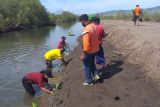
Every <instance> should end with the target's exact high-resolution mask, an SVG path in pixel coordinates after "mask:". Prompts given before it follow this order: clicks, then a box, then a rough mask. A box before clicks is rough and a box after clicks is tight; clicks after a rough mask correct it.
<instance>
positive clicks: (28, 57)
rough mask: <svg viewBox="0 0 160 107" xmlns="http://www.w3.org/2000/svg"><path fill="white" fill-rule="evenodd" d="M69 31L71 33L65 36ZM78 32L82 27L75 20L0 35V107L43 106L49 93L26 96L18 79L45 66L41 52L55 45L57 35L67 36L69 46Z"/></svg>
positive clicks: (77, 35) (74, 40) (58, 36)
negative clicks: (35, 104)
mask: <svg viewBox="0 0 160 107" xmlns="http://www.w3.org/2000/svg"><path fill="white" fill-rule="evenodd" d="M70 31H72V32H73V33H74V34H75V36H67V34H68V32H70ZM81 32H82V26H81V24H80V23H79V22H77V23H72V24H62V25H57V26H55V27H43V28H34V29H28V30H22V31H19V32H9V33H3V34H0V102H1V103H0V107H31V104H32V102H34V101H36V102H38V103H39V104H41V105H42V107H43V103H44V100H45V101H46V100H48V96H49V95H45V96H42V97H38V98H35V97H30V96H29V95H28V94H26V92H25V90H24V88H23V86H22V83H21V79H22V78H23V76H24V75H25V74H26V73H27V72H30V71H40V70H42V69H45V62H44V60H43V55H44V53H45V52H47V51H48V50H51V49H54V48H56V47H57V44H58V41H59V40H60V38H61V36H66V37H67V39H66V41H67V42H68V43H69V45H70V47H71V49H73V48H74V47H76V46H77V45H78V42H77V41H76V39H77V38H78V37H79V35H80V34H81ZM44 107H45V104H44Z"/></svg>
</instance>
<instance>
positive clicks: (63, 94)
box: [51, 21, 160, 107]
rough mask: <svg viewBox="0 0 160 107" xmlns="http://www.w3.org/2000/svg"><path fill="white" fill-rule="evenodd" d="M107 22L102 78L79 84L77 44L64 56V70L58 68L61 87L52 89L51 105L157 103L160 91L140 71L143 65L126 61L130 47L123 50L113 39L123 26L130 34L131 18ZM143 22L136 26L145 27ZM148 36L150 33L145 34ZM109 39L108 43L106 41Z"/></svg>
mask: <svg viewBox="0 0 160 107" xmlns="http://www.w3.org/2000/svg"><path fill="white" fill-rule="evenodd" d="M104 23H105V22H104ZM107 24H108V26H107V27H110V29H108V32H109V36H108V37H107V40H106V41H105V42H104V44H103V45H104V46H103V47H104V50H105V56H106V61H107V64H106V68H105V71H104V75H103V77H102V80H101V81H99V82H98V83H96V84H95V85H94V86H83V85H82V83H83V70H82V63H81V62H80V61H79V59H78V58H79V56H80V54H81V46H79V47H77V48H76V50H75V51H74V53H73V55H71V56H69V57H68V58H67V59H70V58H72V60H71V61H70V63H69V65H68V66H67V67H66V68H65V70H64V72H61V74H62V76H63V82H64V85H63V88H62V89H60V90H58V91H57V92H56V96H54V98H53V104H52V105H51V106H52V107H160V98H159V96H160V91H159V90H158V89H157V87H155V85H154V84H153V83H152V82H150V81H148V79H147V78H146V75H145V73H144V72H142V70H144V69H142V67H143V66H141V65H139V64H134V63H132V64H131V63H130V62H132V61H130V60H133V59H130V58H131V57H130V56H129V55H130V54H129V53H131V51H133V50H132V46H131V50H130V48H128V47H124V48H125V49H128V51H127V50H125V49H123V48H121V46H123V45H121V44H122V43H121V42H119V43H117V41H118V40H121V38H120V37H119V36H117V38H118V37H119V39H114V38H115V34H118V33H121V31H123V30H126V28H127V30H126V33H127V34H130V30H132V28H133V30H135V29H138V27H136V28H134V27H133V26H132V23H131V22H128V23H127V24H124V22H123V21H120V22H116V21H115V22H112V21H111V22H106V23H105V25H107ZM147 24H148V23H147ZM147 26H149V25H147ZM147 26H140V27H145V28H143V29H148V27H147ZM107 27H106V28H107ZM156 27H157V28H156ZM158 28H159V26H158V25H155V29H157V30H159V29H158ZM153 29H154V28H153ZM128 30H129V32H128ZM123 32H124V31H123ZM114 33H115V34H114ZM137 33H139V31H138V32H133V33H131V34H130V35H131V36H132V35H135V34H137ZM145 33H146V32H145ZM151 33H153V32H151ZM123 34H124V33H123ZM146 34H148V33H146ZM144 35H145V34H144ZM155 35H156V33H155ZM121 36H123V35H121ZM126 37H128V35H126ZM136 37H137V36H136ZM139 37H141V36H139ZM144 38H145V37H144ZM146 38H147V37H146ZM153 38H154V37H153ZM149 39H150V37H148V40H149ZM111 40H112V42H111ZM127 40H130V38H129V37H128V39H126V41H127ZM143 40H145V39H143ZM155 40H156V39H155ZM110 42H111V43H112V45H110ZM123 42H124V41H123ZM114 43H116V44H114ZM138 43H139V42H138ZM113 45H115V47H113ZM134 45H136V44H134ZM124 46H125V45H124ZM126 46H128V45H126ZM140 46H141V45H140ZM115 49H118V51H122V52H124V53H125V55H123V56H122V55H117V54H115V53H114V50H115ZM129 59H130V60H129Z"/></svg>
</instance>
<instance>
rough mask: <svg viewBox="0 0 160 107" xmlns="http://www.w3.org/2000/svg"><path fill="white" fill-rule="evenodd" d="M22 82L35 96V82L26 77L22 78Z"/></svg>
mask: <svg viewBox="0 0 160 107" xmlns="http://www.w3.org/2000/svg"><path fill="white" fill-rule="evenodd" d="M22 84H23V87H24V88H25V90H26V91H27V92H28V93H29V94H30V95H32V96H34V94H35V91H34V88H33V84H32V82H30V81H29V80H27V79H26V78H25V77H24V78H23V79H22Z"/></svg>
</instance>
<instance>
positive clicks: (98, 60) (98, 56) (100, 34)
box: [91, 16, 105, 69]
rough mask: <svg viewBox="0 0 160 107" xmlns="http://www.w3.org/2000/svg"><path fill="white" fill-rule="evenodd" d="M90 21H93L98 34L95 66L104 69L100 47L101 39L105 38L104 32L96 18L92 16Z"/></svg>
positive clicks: (102, 52) (98, 19)
mask: <svg viewBox="0 0 160 107" xmlns="http://www.w3.org/2000/svg"><path fill="white" fill-rule="evenodd" d="M91 21H93V22H94V23H95V25H96V27H97V32H98V40H99V51H98V52H97V54H96V64H98V65H101V66H102V69H104V67H105V57H104V51H103V47H102V43H103V38H104V37H105V31H104V28H103V26H102V25H101V24H100V18H99V17H97V16H94V17H92V18H91Z"/></svg>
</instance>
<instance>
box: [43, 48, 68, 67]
mask: <svg viewBox="0 0 160 107" xmlns="http://www.w3.org/2000/svg"><path fill="white" fill-rule="evenodd" d="M63 52H64V50H63V48H61V49H52V50H50V51H48V52H46V53H45V54H44V58H45V61H46V66H47V69H52V68H53V65H52V61H53V60H55V59H59V60H61V61H62V63H63V64H64V65H66V64H67V62H66V61H65V60H64V59H63V55H62V54H63Z"/></svg>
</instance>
